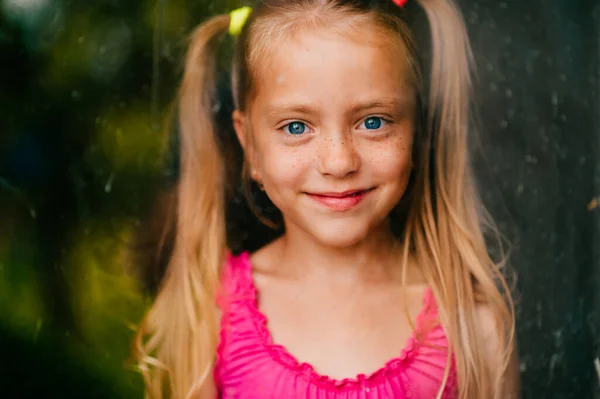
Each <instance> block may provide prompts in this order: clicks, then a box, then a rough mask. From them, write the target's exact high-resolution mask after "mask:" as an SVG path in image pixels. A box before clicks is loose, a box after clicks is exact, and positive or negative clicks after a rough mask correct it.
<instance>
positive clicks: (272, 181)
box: [260, 145, 309, 191]
mask: <svg viewBox="0 0 600 399" xmlns="http://www.w3.org/2000/svg"><path fill="white" fill-rule="evenodd" d="M306 155H307V154H303V152H302V151H299V150H298V149H295V148H289V147H284V146H280V145H272V146H265V147H264V148H263V151H262V153H261V155H260V157H261V161H260V164H261V174H262V176H263V181H264V184H265V186H268V188H269V189H270V191H280V190H281V189H288V188H298V187H299V186H300V185H301V184H302V182H303V180H304V177H305V176H306V174H305V171H306V170H307V167H308V159H309V158H307V156H306Z"/></svg>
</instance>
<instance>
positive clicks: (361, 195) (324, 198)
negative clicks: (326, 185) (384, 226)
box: [306, 188, 373, 212]
mask: <svg viewBox="0 0 600 399" xmlns="http://www.w3.org/2000/svg"><path fill="white" fill-rule="evenodd" d="M371 191H373V188H369V189H359V190H348V191H343V192H328V193H306V194H307V195H308V196H309V197H310V198H311V199H312V200H313V201H316V202H318V203H319V204H321V205H325V206H326V207H327V208H329V209H332V210H334V211H338V212H343V211H348V210H350V209H352V208H354V207H356V206H357V205H358V204H360V203H361V202H362V201H363V200H364V199H365V197H366V196H367V195H369V193H371Z"/></svg>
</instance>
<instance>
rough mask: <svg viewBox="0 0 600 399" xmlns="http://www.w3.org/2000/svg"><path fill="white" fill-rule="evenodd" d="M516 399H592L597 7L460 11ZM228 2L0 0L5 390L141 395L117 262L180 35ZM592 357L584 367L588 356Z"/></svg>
mask: <svg viewBox="0 0 600 399" xmlns="http://www.w3.org/2000/svg"><path fill="white" fill-rule="evenodd" d="M460 3H461V6H462V8H463V10H464V13H465V17H466V19H467V22H468V28H469V31H470V34H471V37H472V42H473V47H474V53H475V58H476V62H477V67H478V77H477V80H476V96H477V105H478V108H479V109H478V111H479V115H480V120H479V123H478V126H479V134H478V137H477V139H474V143H475V144H476V145H474V146H473V147H474V149H475V155H474V157H475V163H476V169H477V171H478V173H479V178H480V189H481V191H482V194H483V197H484V199H485V202H486V203H487V204H488V206H489V208H490V209H491V211H492V214H493V215H494V216H495V218H496V220H497V222H498V224H499V226H500V228H501V230H502V232H503V233H504V234H505V235H506V236H507V238H508V240H509V241H510V242H511V243H512V254H511V266H512V267H513V268H514V269H515V270H516V271H517V273H518V276H519V278H518V283H517V289H518V297H517V300H518V302H517V310H518V320H517V328H518V339H519V344H520V352H521V366H520V367H521V373H522V382H523V392H524V398H529V399H539V398H577V399H580V398H600V394H599V392H600V391H599V390H598V386H599V380H598V373H599V372H600V363H598V367H599V369H598V371H597V370H596V367H595V360H596V359H597V356H600V350H599V345H598V344H599V339H600V314H599V311H600V293H599V292H598V289H599V288H600V270H599V267H600V234H599V233H600V217H599V215H600V160H599V155H600V154H599V152H600V40H599V35H600V4H599V2H598V1H594V0H588V1H585V0H549V1H542V0H511V1H497V0H463V1H460ZM237 5H239V4H238V2H237V1H233V0H232V1H223V0H218V1H217V0H214V1H206V0H195V1H186V0H168V1H167V0H153V1H150V0H135V1H133V0H130V1H125V0H94V1H90V0H78V1H76V0H0V398H34V397H57V398H132V397H142V391H141V382H140V378H139V377H138V375H137V374H136V373H135V372H134V371H133V368H132V367H131V366H130V365H129V364H128V363H127V360H128V354H129V343H130V339H131V337H132V335H133V331H134V330H135V324H136V323H137V322H138V321H139V319H140V317H141V315H142V314H143V311H144V309H145V308H146V306H147V305H148V303H149V300H148V299H147V295H146V293H145V291H144V290H143V288H142V286H143V285H142V283H141V282H140V278H139V273H137V271H136V269H135V268H133V267H131V266H127V265H129V264H131V262H130V261H129V258H128V256H127V253H128V249H129V248H130V247H131V244H132V242H133V241H134V240H133V237H134V233H135V231H136V229H137V228H139V226H140V225H141V224H140V223H142V217H143V216H144V215H145V214H146V212H147V211H148V209H149V207H150V205H151V203H152V199H153V197H154V194H155V193H156V192H157V190H158V189H159V188H160V187H161V186H163V184H164V181H165V180H168V179H169V173H171V172H170V170H169V168H168V167H167V166H166V164H165V161H164V160H165V157H164V156H163V147H164V143H165V137H164V134H163V133H162V132H163V131H164V130H165V129H164V128H163V127H164V125H165V120H166V115H167V114H168V111H169V105H170V102H171V101H172V99H173V96H174V93H175V90H176V86H177V82H178V79H179V77H180V74H181V65H182V61H181V58H182V52H183V50H184V48H185V43H186V35H187V33H188V32H189V31H190V30H191V28H192V27H193V26H194V25H195V24H197V23H198V22H200V21H202V20H203V19H204V18H206V17H207V16H208V15H211V14H215V13H217V12H223V11H229V10H231V9H233V8H234V6H237ZM596 361H597V360H596Z"/></svg>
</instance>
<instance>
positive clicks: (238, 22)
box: [229, 7, 252, 36]
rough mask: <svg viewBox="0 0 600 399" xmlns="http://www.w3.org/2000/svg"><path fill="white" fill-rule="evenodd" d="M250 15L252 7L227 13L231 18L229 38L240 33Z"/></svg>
mask: <svg viewBox="0 0 600 399" xmlns="http://www.w3.org/2000/svg"><path fill="white" fill-rule="evenodd" d="M250 14H252V7H242V8H238V9H237V10H233V11H232V12H230V13H229V16H230V17H231V22H229V34H230V35H231V36H238V35H239V34H240V33H242V29H243V28H244V25H245V24H246V21H247V20H248V17H249V16H250Z"/></svg>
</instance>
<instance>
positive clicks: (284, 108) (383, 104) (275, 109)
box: [266, 97, 406, 115]
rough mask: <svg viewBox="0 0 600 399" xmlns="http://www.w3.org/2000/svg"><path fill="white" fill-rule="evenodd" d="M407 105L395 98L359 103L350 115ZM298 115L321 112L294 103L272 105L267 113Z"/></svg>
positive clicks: (350, 111) (352, 108)
mask: <svg viewBox="0 0 600 399" xmlns="http://www.w3.org/2000/svg"><path fill="white" fill-rule="evenodd" d="M405 103H406V100H405V99H403V98H402V97H394V98H390V99H385V100H373V101H366V102H362V103H357V104H355V105H353V106H352V107H351V108H350V110H349V111H348V114H349V115H354V114H357V113H359V112H361V111H365V110H368V109H373V108H390V107H392V108H396V109H397V108H400V107H402V105H403V104H405ZM286 112H288V113H298V114H307V115H317V114H318V113H319V110H318V108H317V107H315V106H314V105H312V104H294V103H289V104H288V103H277V104H273V105H270V106H269V107H268V108H267V110H266V113H267V115H278V114H280V113H286Z"/></svg>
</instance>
